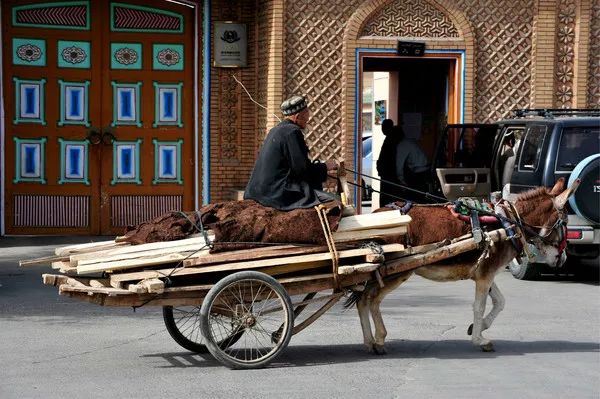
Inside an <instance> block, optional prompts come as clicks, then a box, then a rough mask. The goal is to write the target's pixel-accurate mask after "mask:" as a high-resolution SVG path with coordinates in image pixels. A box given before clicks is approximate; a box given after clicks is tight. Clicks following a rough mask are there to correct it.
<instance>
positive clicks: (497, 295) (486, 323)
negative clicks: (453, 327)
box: [467, 282, 505, 335]
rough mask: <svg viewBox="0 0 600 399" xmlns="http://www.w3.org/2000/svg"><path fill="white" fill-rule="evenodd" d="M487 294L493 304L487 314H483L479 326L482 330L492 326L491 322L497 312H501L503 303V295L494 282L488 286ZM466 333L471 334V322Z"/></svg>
mask: <svg viewBox="0 0 600 399" xmlns="http://www.w3.org/2000/svg"><path fill="white" fill-rule="evenodd" d="M489 294H490V298H492V305H493V306H492V310H490V312H489V313H488V314H487V316H485V317H484V318H483V325H482V326H481V331H482V332H483V331H485V330H487V329H488V328H490V327H491V326H492V323H493V322H494V320H495V319H496V317H497V316H498V314H500V312H502V310H504V304H505V300H504V296H503V295H502V293H501V292H500V289H499V288H498V286H497V285H496V283H494V282H492V286H491V288H490V292H489ZM467 333H468V334H469V335H472V334H473V324H471V325H470V326H469V330H468V331H467Z"/></svg>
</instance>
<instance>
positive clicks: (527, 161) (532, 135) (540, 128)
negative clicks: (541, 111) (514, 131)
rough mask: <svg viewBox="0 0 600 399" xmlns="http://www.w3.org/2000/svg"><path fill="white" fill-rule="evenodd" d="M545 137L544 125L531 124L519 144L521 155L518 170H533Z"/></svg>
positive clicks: (539, 156) (536, 166) (539, 157)
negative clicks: (521, 142) (521, 143)
mask: <svg viewBox="0 0 600 399" xmlns="http://www.w3.org/2000/svg"><path fill="white" fill-rule="evenodd" d="M545 138H546V126H545V125H532V126H530V127H529V129H527V133H526V134H525V141H524V142H523V145H521V157H520V158H519V170H522V171H528V172H533V171H536V170H537V168H538V165H539V164H540V159H541V155H542V147H543V145H544V139H545Z"/></svg>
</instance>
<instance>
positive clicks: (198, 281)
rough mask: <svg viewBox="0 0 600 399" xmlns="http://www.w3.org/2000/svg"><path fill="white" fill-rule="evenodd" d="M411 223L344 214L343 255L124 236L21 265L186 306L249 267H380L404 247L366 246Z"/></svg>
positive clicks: (79, 293) (280, 270) (272, 271)
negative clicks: (133, 241) (131, 240)
mask: <svg viewBox="0 0 600 399" xmlns="http://www.w3.org/2000/svg"><path fill="white" fill-rule="evenodd" d="M409 222H410V217H408V216H404V215H401V214H400V213H399V211H389V212H381V213H376V214H368V215H357V216H349V217H344V218H342V219H341V220H340V223H339V227H338V229H337V231H336V232H333V234H332V236H333V240H334V242H335V245H336V248H337V251H336V252H337V256H335V255H334V254H332V252H330V250H329V248H328V247H327V246H314V245H313V246H298V245H275V246H265V247H260V248H255V249H246V250H236V251H229V252H221V253H216V254H210V253H209V248H208V246H207V245H206V243H205V240H204V238H203V237H202V236H194V237H190V238H187V239H182V240H176V241H169V242H159V243H150V244H142V245H130V244H128V243H122V242H118V240H117V241H115V240H111V241H104V242H97V243H89V244H81V245H72V246H68V247H61V248H57V249H56V250H55V256H52V257H45V258H39V259H34V260H30V261H22V262H21V266H29V265H39V264H51V265H52V267H53V268H54V269H56V270H58V271H59V272H60V273H61V274H46V275H44V277H43V280H44V284H47V285H53V286H57V287H59V293H60V294H63V295H70V296H75V297H78V298H80V299H84V300H88V301H92V302H96V303H101V304H110V305H120V304H122V305H124V306H131V305H132V304H135V303H138V302H139V303H143V302H144V301H146V300H153V301H154V302H155V303H153V304H161V305H164V304H169V303H170V302H169V301H171V302H174V303H177V304H181V301H182V299H184V298H188V297H189V298H188V299H189V301H191V302H194V303H197V301H198V299H201V296H199V294H198V293H199V292H204V291H206V290H207V289H208V288H210V286H212V284H214V283H215V282H216V281H218V279H220V278H222V277H223V276H224V275H226V274H229V273H234V272H237V271H242V270H257V271H261V272H264V273H267V274H269V275H272V276H275V277H276V278H278V279H280V281H282V280H284V281H287V282H288V283H289V284H292V285H293V283H294V282H295V280H294V279H300V280H298V281H304V280H303V279H308V280H309V281H312V279H315V281H320V280H319V279H320V278H321V279H322V280H323V282H322V284H330V285H331V284H332V282H331V279H332V276H333V273H332V272H335V273H337V274H339V275H340V276H350V275H352V274H357V273H363V274H364V273H368V272H372V271H374V270H377V269H378V268H379V266H381V264H382V263H383V262H384V260H385V256H386V255H387V254H396V255H397V254H398V253H401V252H402V251H403V250H404V247H403V246H402V245H401V244H386V245H381V246H380V247H379V248H377V249H378V250H377V251H375V249H374V248H373V247H364V248H361V244H362V243H364V242H365V241H377V240H380V239H384V238H386V237H398V236H401V235H403V234H405V233H406V231H407V225H408V223H409ZM212 239H213V237H212V236H211V235H210V234H209V240H212ZM381 251H383V254H382V253H381ZM332 257H336V259H337V262H336V266H337V267H333V266H332V264H334V262H332ZM318 276H321V277H318ZM290 279H291V280H290ZM288 280H290V281H288ZM325 280H327V282H325ZM186 295H187V296H186ZM84 296H87V298H84ZM157 299H159V300H157Z"/></svg>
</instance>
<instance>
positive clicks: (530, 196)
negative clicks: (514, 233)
mask: <svg viewBox="0 0 600 399" xmlns="http://www.w3.org/2000/svg"><path fill="white" fill-rule="evenodd" d="M579 183H580V181H579V179H578V180H576V181H575V182H574V183H573V184H572V185H571V187H569V188H568V189H566V190H565V189H564V185H565V179H564V178H563V177H561V178H560V179H558V181H557V182H556V184H555V185H554V187H552V188H551V189H550V188H547V187H539V188H536V189H533V190H531V191H528V192H525V193H523V194H521V195H519V196H518V197H517V200H516V201H515V204H514V205H515V208H516V209H517V212H518V213H519V216H520V217H521V220H522V228H521V230H522V231H523V234H524V236H525V238H526V240H527V242H529V243H530V244H533V245H534V247H535V249H536V251H537V254H536V255H537V256H536V257H537V259H538V261H540V262H543V263H546V264H547V265H550V266H552V267H558V266H561V265H562V264H563V263H564V262H565V261H566V260H567V255H566V253H565V247H566V246H567V212H566V211H565V210H564V207H565V204H566V203H567V200H568V199H569V197H570V196H571V195H572V194H573V193H574V192H575V190H577V187H579Z"/></svg>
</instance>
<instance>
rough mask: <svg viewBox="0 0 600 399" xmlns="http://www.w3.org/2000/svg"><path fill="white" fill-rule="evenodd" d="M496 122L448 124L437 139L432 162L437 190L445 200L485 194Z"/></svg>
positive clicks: (496, 128) (489, 187)
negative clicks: (437, 184)
mask: <svg viewBox="0 0 600 399" xmlns="http://www.w3.org/2000/svg"><path fill="white" fill-rule="evenodd" d="M497 133H498V125H496V124H450V125H448V126H447V127H446V129H445V130H444V133H443V134H442V137H441V138H440V140H439V142H438V147H437V151H436V157H435V160H434V162H433V163H432V165H433V168H434V172H435V174H436V176H437V178H438V180H439V184H440V186H439V191H440V192H441V193H442V194H443V195H444V197H446V198H447V199H448V200H455V199H457V198H459V197H488V196H489V193H490V191H491V176H490V169H491V165H492V158H493V157H492V155H493V146H494V140H495V138H496V135H497Z"/></svg>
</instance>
